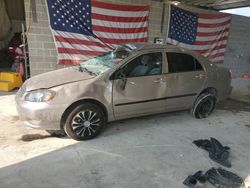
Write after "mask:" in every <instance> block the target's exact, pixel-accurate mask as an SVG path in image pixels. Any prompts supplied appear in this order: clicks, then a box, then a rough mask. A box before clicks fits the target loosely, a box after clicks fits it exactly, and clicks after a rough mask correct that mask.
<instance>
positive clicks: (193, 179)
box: [183, 168, 244, 188]
mask: <svg viewBox="0 0 250 188" xmlns="http://www.w3.org/2000/svg"><path fill="white" fill-rule="evenodd" d="M206 182H209V183H210V184H212V185H213V186H214V187H217V188H240V187H242V186H243V184H244V183H243V179H242V178H241V177H239V176H238V175H237V174H234V173H232V172H230V171H227V170H225V169H222V168H217V169H216V168H211V169H209V170H208V171H207V172H206V173H205V174H203V173H202V171H198V172H196V173H195V174H194V175H191V176H188V177H187V178H186V179H185V180H184V182H183V184H184V185H186V186H187V187H189V188H198V187H202V185H203V184H204V183H206Z"/></svg>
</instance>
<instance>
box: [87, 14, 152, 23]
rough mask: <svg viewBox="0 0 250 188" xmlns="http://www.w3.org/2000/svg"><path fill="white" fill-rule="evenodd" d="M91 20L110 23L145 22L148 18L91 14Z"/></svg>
mask: <svg viewBox="0 0 250 188" xmlns="http://www.w3.org/2000/svg"><path fill="white" fill-rule="evenodd" d="M92 19H96V20H104V21H111V22H145V21H147V20H148V16H144V17H122V16H108V15H103V14H97V13H92Z"/></svg>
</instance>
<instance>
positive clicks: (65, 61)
mask: <svg viewBox="0 0 250 188" xmlns="http://www.w3.org/2000/svg"><path fill="white" fill-rule="evenodd" d="M58 63H59V64H61V65H77V64H79V63H81V61H79V60H74V59H60V60H59V61H58Z"/></svg>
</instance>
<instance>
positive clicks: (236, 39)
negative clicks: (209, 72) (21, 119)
mask: <svg viewBox="0 0 250 188" xmlns="http://www.w3.org/2000/svg"><path fill="white" fill-rule="evenodd" d="M24 1H25V13H26V25H27V28H28V35H27V38H28V45H29V57H30V70H31V76H34V75H37V74H40V73H43V72H48V71H51V70H55V69H58V68H61V67H62V66H60V65H57V52H56V48H55V44H54V40H53V37H52V34H51V31H50V28H49V21H48V15H47V7H46V0H36V1H35V2H36V12H37V22H33V21H32V18H31V17H30V15H31V14H30V10H31V8H30V6H31V5H30V0H24ZM101 1H105V2H113V3H119V4H134V5H149V6H150V14H149V26H148V36H149V42H153V40H154V38H155V37H160V38H163V39H165V37H166V32H167V21H168V13H169V9H168V6H166V7H165V17H164V24H163V32H161V20H162V11H163V3H161V2H155V1H153V0H101ZM249 38H250V18H247V17H242V16H233V19H232V23H231V28H230V34H229V40H228V45H227V50H226V56H225V63H224V64H222V65H220V66H225V67H229V68H231V69H232V71H233V76H234V77H239V76H241V75H242V74H244V73H249V74H250V72H249V71H250V40H249Z"/></svg>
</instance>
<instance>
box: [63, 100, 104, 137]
mask: <svg viewBox="0 0 250 188" xmlns="http://www.w3.org/2000/svg"><path fill="white" fill-rule="evenodd" d="M104 125H105V116H104V113H103V111H102V110H101V109H100V108H99V107H98V106H97V105H95V104H91V103H84V104H81V105H78V106H76V107H75V108H74V109H73V110H72V111H71V112H70V113H69V115H68V116H67V119H66V122H65V125H64V130H65V132H66V134H67V135H68V136H69V137H71V138H73V139H74V140H88V139H92V138H94V137H96V136H97V135H98V134H99V133H100V132H101V130H102V128H103V126H104Z"/></svg>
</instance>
